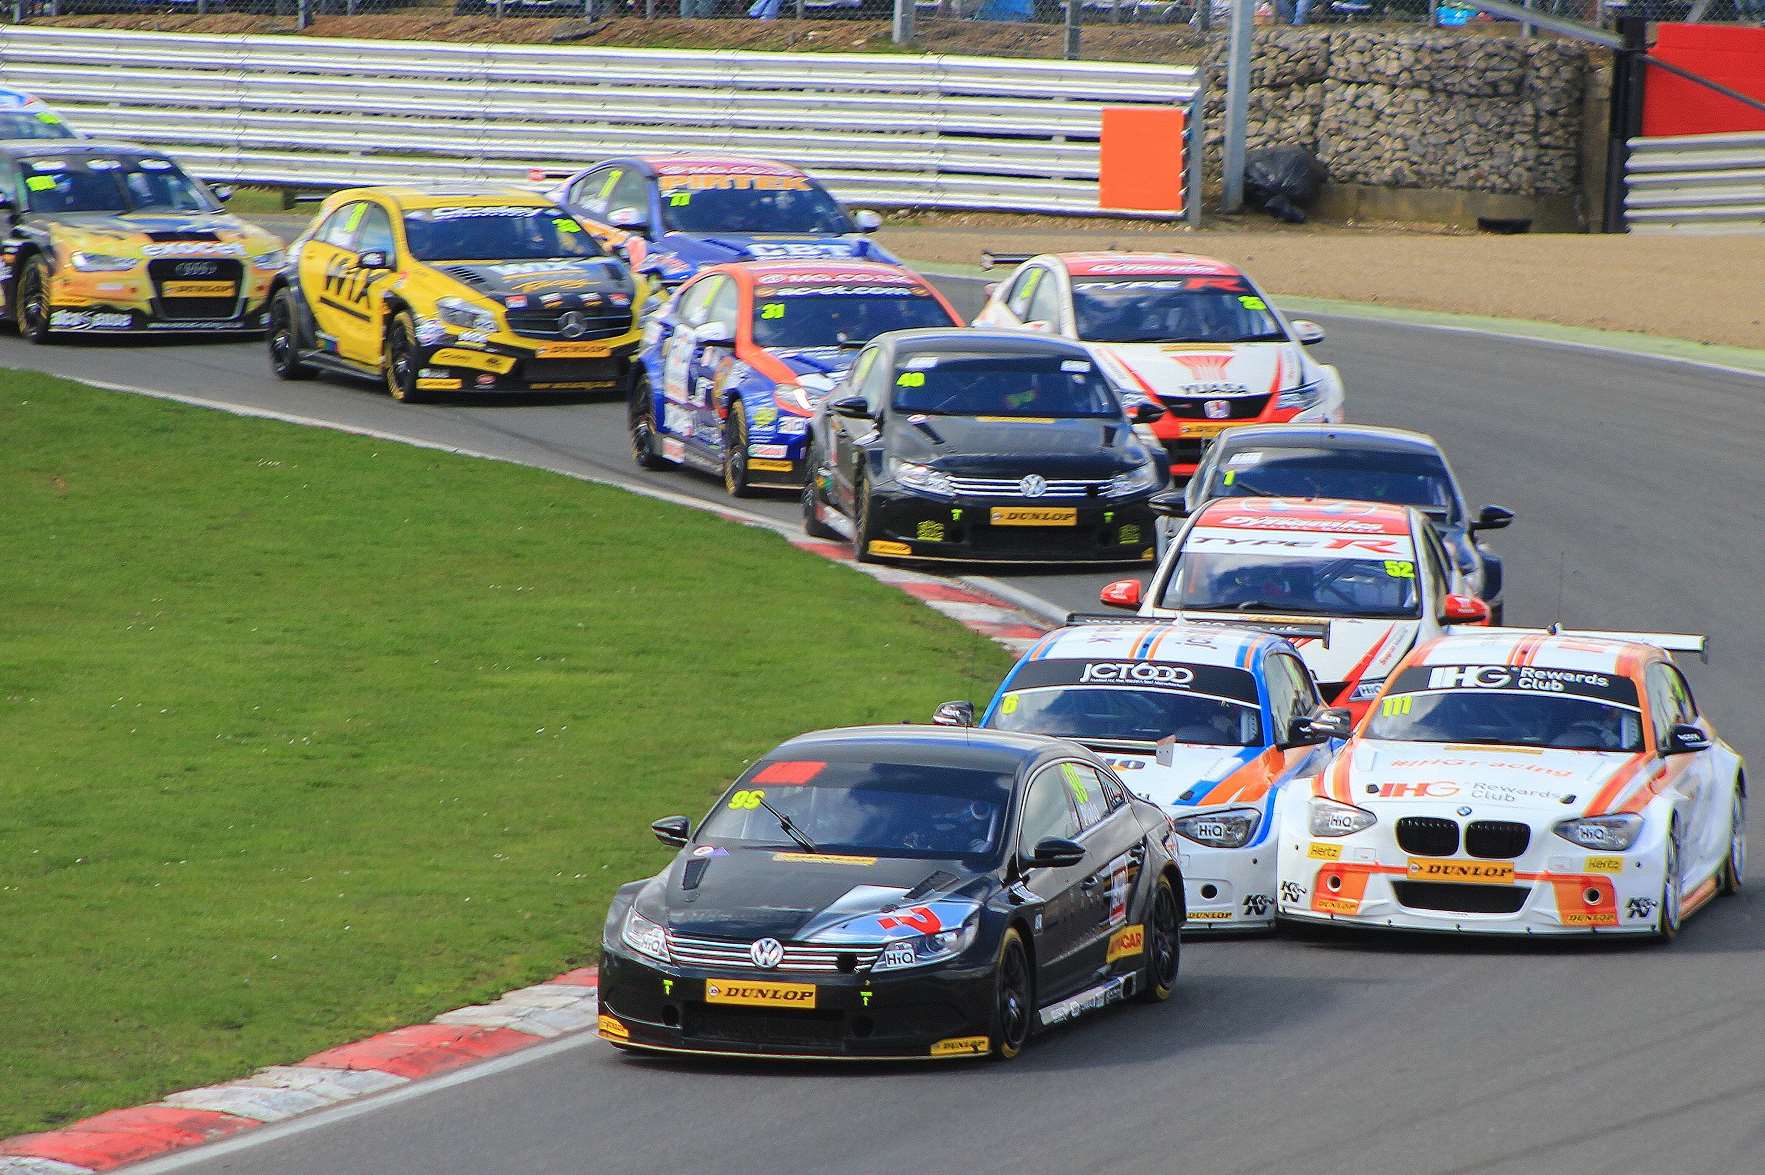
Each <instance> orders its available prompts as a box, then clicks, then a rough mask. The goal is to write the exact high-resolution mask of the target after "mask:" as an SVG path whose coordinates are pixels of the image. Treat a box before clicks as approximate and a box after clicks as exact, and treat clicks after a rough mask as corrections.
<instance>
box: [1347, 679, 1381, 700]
mask: <svg viewBox="0 0 1765 1175" xmlns="http://www.w3.org/2000/svg"><path fill="white" fill-rule="evenodd" d="M1384 688H1385V679H1384V678H1383V677H1373V678H1362V679H1361V682H1360V684H1359V685H1357V686H1355V687H1354V692H1353V693H1351V694H1349V695H1348V700H1349V701H1351V702H1370V701H1372V700H1373V699H1374V698H1376V697H1378V696H1379V691H1380V690H1382V689H1384Z"/></svg>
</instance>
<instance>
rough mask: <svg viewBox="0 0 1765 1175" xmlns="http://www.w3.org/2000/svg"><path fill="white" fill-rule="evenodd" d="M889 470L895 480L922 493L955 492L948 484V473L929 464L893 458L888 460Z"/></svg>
mask: <svg viewBox="0 0 1765 1175" xmlns="http://www.w3.org/2000/svg"><path fill="white" fill-rule="evenodd" d="M889 472H890V473H891V474H893V475H894V478H895V480H896V481H897V482H899V483H901V484H902V485H903V486H906V487H907V488H908V489H910V490H918V491H919V492H920V493H922V494H942V495H944V496H945V497H949V496H950V495H952V494H954V493H955V492H956V490H955V488H954V487H952V486H951V485H950V477H949V475H948V474H946V473H944V472H942V471H941V470H937V469H933V468H932V467H931V466H929V465H919V464H917V463H915V462H912V461H900V460H894V461H890V462H889Z"/></svg>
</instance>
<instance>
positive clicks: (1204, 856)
mask: <svg viewBox="0 0 1765 1175" xmlns="http://www.w3.org/2000/svg"><path fill="white" fill-rule="evenodd" d="M1169 811H1170V812H1171V814H1172V815H1174V816H1188V815H1193V814H1194V812H1193V810H1192V809H1189V808H1183V809H1180V810H1179V809H1175V808H1173V809H1169ZM1175 839H1176V843H1177V853H1178V858H1177V860H1178V867H1179V868H1180V869H1181V871H1182V874H1183V900H1184V909H1186V910H1187V911H1188V915H1189V916H1188V919H1187V920H1186V921H1185V922H1184V923H1183V933H1184V934H1193V933H1195V932H1196V931H1202V932H1205V933H1223V932H1226V931H1251V930H1269V929H1272V928H1273V927H1274V925H1275V857H1276V853H1275V838H1274V837H1273V836H1270V837H1268V838H1267V839H1265V840H1264V841H1263V842H1262V843H1261V844H1256V845H1247V846H1245V847H1244V848H1241V849H1216V848H1211V847H1209V846H1207V845H1199V844H1196V843H1195V842H1194V841H1191V840H1186V839H1184V838H1183V837H1182V836H1180V835H1179V836H1177V837H1176V838H1175Z"/></svg>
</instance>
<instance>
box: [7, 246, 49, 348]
mask: <svg viewBox="0 0 1765 1175" xmlns="http://www.w3.org/2000/svg"><path fill="white" fill-rule="evenodd" d="M52 313H53V311H52V310H51V308H50V306H49V263H48V262H47V261H44V260H43V258H42V256H41V255H40V254H39V255H37V256H34V257H32V258H31V259H30V260H29V261H27V262H25V267H24V270H23V272H21V273H20V274H19V275H18V287H17V289H15V290H14V291H13V317H14V318H15V319H16V320H17V322H18V333H19V334H21V335H23V336H24V337H25V338H26V339H28V340H30V341H31V342H33V343H38V344H42V343H49V342H53V341H54V337H55V336H54V333H53V332H52V331H50V329H49V316H50V315H51V314H52Z"/></svg>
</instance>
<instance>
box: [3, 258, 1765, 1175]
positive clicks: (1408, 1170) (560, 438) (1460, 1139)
mask: <svg viewBox="0 0 1765 1175" xmlns="http://www.w3.org/2000/svg"><path fill="white" fill-rule="evenodd" d="M951 288H952V292H953V293H955V294H956V295H958V296H959V297H960V298H962V299H963V300H964V301H966V302H968V303H969V305H970V306H972V304H973V302H974V300H975V297H976V295H977V291H978V283H976V282H974V281H972V280H970V279H952V283H951ZM1325 323H1326V325H1327V326H1328V328H1329V330H1330V339H1329V341H1328V342H1327V343H1325V344H1324V345H1323V348H1322V353H1323V354H1324V356H1325V357H1326V358H1327V359H1328V360H1329V361H1332V362H1335V363H1337V364H1338V365H1339V366H1340V367H1341V368H1342V371H1343V374H1344V377H1345V380H1346V382H1347V386H1348V392H1349V402H1348V410H1349V414H1350V416H1351V418H1353V419H1357V420H1361V421H1368V422H1379V423H1388V424H1395V425H1402V426H1407V427H1412V428H1419V429H1423V430H1426V431H1429V432H1432V433H1434V434H1435V435H1437V436H1439V437H1440V438H1441V439H1442V440H1443V441H1444V442H1445V444H1446V446H1447V449H1448V452H1449V454H1450V456H1451V457H1452V459H1453V462H1454V465H1455V467H1456V468H1457V471H1458V473H1459V476H1460V478H1461V479H1462V480H1463V481H1464V482H1465V484H1466V488H1467V492H1468V493H1469V495H1470V496H1471V498H1472V500H1473V502H1474V503H1480V502H1485V501H1495V502H1501V503H1503V504H1505V505H1509V506H1512V507H1513V508H1514V509H1515V510H1517V511H1518V513H1519V518H1518V521H1517V522H1516V523H1515V525H1514V527H1513V528H1512V529H1511V530H1509V531H1506V532H1504V533H1502V534H1500V535H1497V536H1495V538H1496V540H1497V541H1498V543H1499V548H1500V550H1501V551H1502V552H1503V553H1504V554H1505V556H1506V557H1507V562H1508V585H1509V586H1508V615H1509V617H1510V621H1511V622H1513V623H1544V622H1548V621H1549V620H1551V619H1552V618H1554V617H1561V618H1562V619H1563V620H1565V621H1567V622H1569V623H1571V624H1582V625H1587V626H1595V627H1602V628H1624V627H1635V628H1643V629H1663V628H1666V629H1686V630H1701V631H1706V632H1708V633H1709V634H1710V638H1711V648H1712V656H1711V664H1709V665H1708V666H1700V665H1698V664H1696V662H1695V661H1693V662H1691V663H1690V664H1689V665H1688V670H1689V672H1690V676H1691V680H1692V684H1693V687H1694V689H1696V690H1697V691H1698V695H1699V698H1700V701H1701V702H1702V703H1703V705H1704V707H1705V709H1706V710H1707V711H1708V712H1709V713H1710V714H1711V715H1712V716H1713V718H1714V719H1715V721H1716V723H1717V725H1718V727H1719V729H1721V730H1722V732H1723V733H1724V734H1725V735H1726V737H1727V738H1728V739H1729V740H1730V741H1732V742H1734V743H1736V744H1737V745H1738V747H1739V748H1740V750H1741V751H1742V753H1743V754H1746V755H1748V756H1749V757H1750V758H1751V759H1752V761H1753V762H1754V764H1755V769H1756V771H1758V770H1765V737H1762V736H1761V733H1760V731H1761V725H1762V723H1761V718H1762V717H1765V713H1762V710H1765V708H1762V707H1761V705H1760V702H1759V698H1760V697H1761V693H1762V688H1765V627H1762V626H1761V623H1760V618H1761V615H1762V614H1765V609H1762V607H1761V597H1762V594H1765V542H1762V539H1765V467H1762V466H1761V463H1760V441H1761V438H1765V379H1760V378H1757V377H1748V376H1744V375H1739V374H1727V373H1723V372H1720V371H1715V370H1711V369H1704V368H1698V367H1693V366H1688V365H1684V364H1678V363H1670V362H1656V361H1652V360H1647V359H1639V358H1636V357H1633V356H1622V355H1609V354H1602V353H1597V352H1591V351H1586V350H1578V349H1571V348H1566V347H1562V346H1557V345H1551V344H1545V343H1537V342H1529V341H1520V340H1503V339H1494V338H1490V337H1486V336H1482V337H1480V336H1476V335H1470V334H1462V333H1456V332H1450V331H1442V330H1436V329H1429V328H1421V327H1413V326H1406V325H1402V324H1397V323H1391V322H1383V321H1374V320H1367V319H1352V318H1326V319H1325ZM0 366H17V367H31V368H38V369H42V370H48V371H54V372H57V373H60V374H64V375H70V376H74V377H80V378H86V379H92V380H101V381H109V382H114V383H121V384H129V385H134V386H139V387H147V388H153V389H157V390H161V391H169V392H178V393H184V394H189V395H195V396H201V397H205V398H211V399H217V400H225V401H228V402H232V403H238V404H247V405H252V406H255V407H260V408H270V409H275V410H279V411H283V412H291V413H298V414H301V415H305V416H312V417H321V418H325V419H329V420H335V421H341V422H345V423H348V424H351V425H354V426H358V427H368V428H378V429H386V430H389V431H397V432H400V433H405V434H412V435H417V436H421V437H423V438H426V439H429V440H431V441H434V442H438V443H442V444H448V445H454V446H458V447H462V448H469V449H474V450H480V451H489V452H494V453H497V454H499V455H506V456H509V457H511V458H515V459H518V460H522V461H527V462H531V463H533V464H536V465H542V466H546V467H549V468H556V469H562V470H568V471H571V472H577V473H586V474H591V475H592V474H597V473H612V474H616V475H619V476H622V477H623V476H643V477H649V478H653V479H654V480H655V482H656V483H657V484H658V485H665V486H667V487H668V488H671V489H674V490H677V491H680V492H685V493H693V494H697V495H701V496H704V497H707V498H710V499H713V500H717V499H721V496H722V491H721V487H720V486H718V485H716V484H714V483H713V482H712V481H710V480H709V479H703V478H699V477H697V476H696V475H692V474H688V473H667V474H647V475H638V474H635V471H634V470H633V469H632V467H631V464H630V462H629V460H628V458H627V457H626V455H625V437H624V433H623V420H622V414H621V410H620V408H619V406H617V405H611V404H587V405H584V404H556V403H533V404H508V403H506V402H503V403H494V404H485V405H471V406H454V407H434V406H425V407H407V406H402V405H398V404H395V403H393V402H391V401H390V400H388V399H387V398H386V397H385V396H384V395H383V394H382V393H381V392H380V390H379V389H378V388H376V387H371V386H368V385H366V384H362V385H351V384H348V383H344V382H339V381H315V382H312V383H306V384H279V383H277V382H276V381H274V380H273V379H272V378H271V377H270V376H269V375H268V372H267V368H266V366H265V359H264V354H263V348H262V345H261V344H256V343H251V344H246V343H240V344H226V345H208V344H195V345H192V344H182V345H165V344H151V345H129V346H110V345H96V346H94V345H78V346H75V345H68V346H56V347H50V348H34V347H30V346H27V345H26V344H24V343H22V342H20V341H19V340H18V339H16V338H14V337H11V336H8V337H6V338H4V339H0ZM752 508H754V509H758V510H761V511H765V512H768V513H776V514H778V515H779V516H781V517H794V516H795V509H796V506H795V503H794V502H793V501H790V500H774V501H771V502H767V501H762V502H760V503H758V504H757V505H754V506H753V507H752ZM1116 574H1123V573H1110V572H1100V573H1096V574H1086V575H1034V576H1021V577H1013V582H1014V583H1015V584H1016V585H1017V586H1019V587H1023V588H1026V589H1028V590H1030V591H1033V592H1035V593H1037V594H1039V595H1041V596H1043V597H1045V598H1048V599H1052V600H1054V601H1056V602H1058V603H1059V604H1061V605H1063V606H1068V607H1087V606H1090V605H1091V604H1092V603H1093V602H1094V595H1093V593H1094V592H1095V590H1096V587H1097V586H1098V585H1099V584H1101V583H1102V582H1104V581H1106V580H1107V579H1109V578H1113V577H1114V576H1115V575H1116ZM641 752H642V749H641V748H639V747H634V748H633V753H634V754H635V755H641ZM1758 795H1759V793H1758V792H1757V789H1755V802H1754V803H1753V805H1752V808H1753V812H1752V817H1751V820H1750V821H1749V823H1750V826H1751V832H1752V836H1753V844H1754V845H1755V846H1761V845H1765V816H1761V813H1762V812H1765V799H1759V798H1758ZM1754 873H1755V876H1756V877H1757V876H1758V875H1759V874H1760V870H1759V869H1758V868H1755V869H1754ZM600 920H601V912H600V911H598V910H584V911H583V919H582V923H583V933H584V935H585V936H586V935H593V934H598V932H599V926H600ZM1762 940H1765V883H1761V882H1757V881H1756V882H1755V883H1754V885H1753V887H1752V888H1751V889H1748V890H1745V891H1743V893H1742V894H1741V895H1740V896H1739V897H1736V898H1726V899H1718V900H1717V901H1715V902H1714V903H1713V904H1712V905H1710V906H1709V907H1707V908H1706V909H1705V911H1704V912H1702V913H1700V914H1698V915H1697V916H1695V917H1694V918H1692V919H1691V920H1690V921H1689V922H1688V923H1687V926H1686V928H1685V931H1684V933H1683V934H1682V936H1681V937H1680V940H1679V941H1678V943H1676V944H1675V945H1673V946H1672V947H1669V948H1665V949H1663V948H1658V947H1654V946H1651V945H1646V944H1641V943H1635V944H1630V943H1624V942H1610V941H1607V942H1589V941H1582V942H1573V943H1559V944H1552V943H1543V942H1525V941H1522V942H1487V941H1478V940H1465V939H1448V938H1419V937H1376V936H1357V935H1334V934H1327V933H1324V932H1321V931H1318V932H1310V933H1306V934H1283V935H1281V936H1279V937H1276V938H1262V939H1249V940H1239V941H1219V940H1216V941H1196V940H1195V939H1193V938H1191V939H1189V940H1187V941H1186V943H1185V949H1184V952H1183V972H1182V978H1181V980H1180V983H1179V987H1178V994H1177V996H1176V998H1175V999H1174V1000H1173V1001H1172V1002H1171V1003H1170V1004H1168V1005H1164V1006H1161V1007H1155V1008H1142V1007H1130V1008H1117V1009H1111V1010H1109V1011H1108V1012H1106V1013H1104V1014H1102V1015H1099V1016H1096V1017H1092V1018H1089V1019H1087V1020H1083V1021H1081V1022H1080V1023H1079V1024H1077V1025H1075V1026H1072V1027H1069V1028H1065V1029H1061V1030H1058V1031H1056V1032H1054V1033H1052V1034H1050V1035H1048V1036H1045V1037H1043V1038H1041V1039H1039V1040H1038V1041H1037V1042H1036V1043H1035V1044H1034V1045H1033V1046H1032V1047H1031V1048H1030V1049H1029V1050H1028V1051H1027V1052H1026V1053H1025V1054H1024V1056H1022V1057H1021V1058H1019V1059H1018V1060H1017V1061H1015V1062H1013V1063H1011V1064H1008V1065H999V1064H988V1063H966V1062H951V1063H944V1064H940V1065H936V1066H899V1067H884V1068H874V1069H873V1068H846V1067H837V1066H831V1067H817V1068H797V1067H787V1066H777V1065H749V1064H735V1063H719V1064H698V1063H683V1062H676V1061H672V1060H650V1059H632V1058H627V1057H623V1056H621V1055H619V1054H617V1053H616V1052H614V1050H613V1049H611V1048H610V1047H608V1046H606V1045H605V1044H603V1043H602V1042H599V1041H597V1040H594V1039H592V1038H586V1037H585V1038H578V1039H576V1040H574V1041H568V1042H563V1043H561V1044H556V1045H553V1046H547V1047H545V1048H541V1049H539V1050H536V1051H535V1052H534V1053H533V1054H530V1055H529V1056H527V1057H517V1058H515V1059H513V1060H512V1061H511V1062H510V1063H509V1064H507V1065H506V1066H505V1065H492V1066H489V1067H487V1068H486V1069H485V1070H484V1071H483V1074H482V1075H479V1076H469V1077H468V1079H465V1080H461V1081H458V1082H456V1083H449V1082H446V1081H443V1082H438V1083H436V1084H435V1086H434V1087H433V1088H431V1089H430V1090H428V1091H427V1092H419V1091H418V1090H416V1089H413V1090H412V1091H410V1094H409V1095H408V1096H403V1097H399V1098H394V1099H390V1100H385V1101H383V1102H382V1103H381V1104H378V1105H376V1104H375V1102H373V1101H370V1102H366V1103H361V1104H360V1105H358V1106H357V1107H355V1108H354V1109H353V1110H352V1111H350V1112H348V1113H338V1112H333V1113H330V1114H321V1115H318V1116H315V1117H313V1118H309V1119H304V1120H299V1121H297V1122H296V1123H294V1124H292V1126H291V1127H290V1126H284V1127H272V1128H268V1129H266V1130H263V1131H259V1132H255V1133H254V1134H253V1135H252V1136H250V1140H249V1141H248V1144H247V1145H244V1146H241V1147H238V1148H233V1147H231V1146H228V1145H226V1144H223V1145H222V1147H221V1148H220V1149H218V1150H208V1151H197V1152H193V1153H191V1154H189V1155H188V1156H185V1157H182V1158H177V1159H174V1160H171V1161H169V1162H162V1163H159V1164H154V1165H153V1168H152V1169H154V1170H166V1169H172V1168H173V1167H176V1168H177V1169H181V1170H192V1171H199V1172H203V1173H205V1175H218V1173H219V1172H237V1173H250V1175H272V1173H273V1175H284V1173H291V1172H354V1171H364V1172H365V1171H372V1172H375V1173H377V1175H403V1173H410V1175H451V1173H455V1172H458V1173H462V1175H463V1173H468V1172H469V1173H472V1175H480V1173H498V1172H542V1173H552V1172H556V1173H559V1175H564V1173H570V1175H576V1173H581V1172H594V1173H596V1175H603V1173H609V1172H627V1171H631V1172H648V1171H664V1170H667V1171H675V1170H678V1171H695V1170H696V1171H717V1172H750V1171H752V1172H763V1171H764V1172H771V1171H778V1170H793V1171H815V1172H822V1171H827V1172H871V1171H885V1170H886V1171H914V1172H927V1173H938V1172H947V1171H948V1172H955V1171H961V1172H974V1173H980V1172H993V1171H1011V1172H1023V1171H1035V1172H1041V1171H1063V1170H1079V1171H1089V1170H1104V1169H1108V1170H1111V1171H1159V1172H1171V1171H1184V1172H1205V1173H1208V1175H1231V1173H1239V1172H1289V1171H1302V1170H1303V1171H1308V1172H1309V1171H1329V1170H1352V1171H1354V1172H1356V1173H1357V1175H1446V1173H1469V1172H1491V1173H1502V1175H1511V1173H1519V1172H1527V1173H1530V1172H1549V1173H1552V1175H1556V1173H1565V1175H1568V1173H1577V1172H1590V1173H1591V1172H1600V1173H1602V1175H1606V1173H1610V1172H1644V1171H1646V1172H1670V1173H1673V1175H1692V1173H1699V1172H1710V1173H1718V1172H1719V1173H1723V1175H1731V1173H1736V1172H1748V1171H1758V1170H1760V1169H1761V1168H1760V1164H1761V1158H1760V1156H1761V1155H1765V942H1762Z"/></svg>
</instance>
